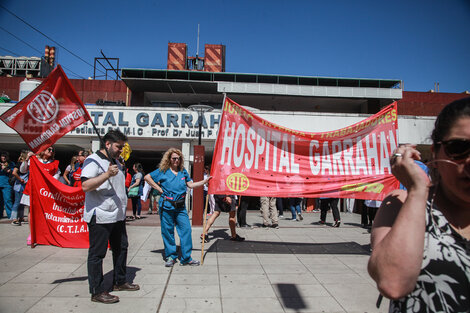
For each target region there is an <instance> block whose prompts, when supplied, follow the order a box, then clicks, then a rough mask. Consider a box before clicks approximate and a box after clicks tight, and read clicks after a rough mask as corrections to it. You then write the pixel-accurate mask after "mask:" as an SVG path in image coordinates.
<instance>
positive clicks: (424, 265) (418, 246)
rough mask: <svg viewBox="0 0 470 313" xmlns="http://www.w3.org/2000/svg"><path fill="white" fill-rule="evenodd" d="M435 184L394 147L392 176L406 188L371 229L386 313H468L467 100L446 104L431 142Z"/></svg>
mask: <svg viewBox="0 0 470 313" xmlns="http://www.w3.org/2000/svg"><path fill="white" fill-rule="evenodd" d="M431 138H432V141H433V144H432V147H431V151H432V158H433V160H432V161H431V162H430V163H428V164H430V165H431V167H432V168H433V174H432V181H433V185H431V182H430V180H429V178H428V177H427V175H426V173H425V172H424V171H423V170H422V169H421V168H420V167H419V166H418V165H417V164H416V163H415V162H414V160H419V159H420V153H419V152H418V151H417V150H416V149H415V147H414V146H411V145H403V146H400V147H398V148H397V149H396V150H395V151H394V153H393V155H392V157H391V160H390V163H391V166H392V173H393V174H394V175H395V177H396V178H397V179H398V180H399V181H400V182H401V183H402V184H403V185H404V186H405V188H406V191H405V190H400V189H399V190H395V191H393V192H391V193H390V194H389V195H387V196H386V198H385V199H384V200H383V202H382V205H381V207H380V209H379V210H378V212H377V216H376V217H375V221H374V224H373V226H372V237H371V244H372V255H371V257H370V259H369V265H368V270H369V274H370V275H371V277H372V278H373V279H374V280H375V282H376V283H377V287H378V289H379V291H380V293H381V294H382V295H384V296H385V297H387V298H390V299H391V301H390V312H468V310H469V308H470V293H469V290H470V253H469V246H470V210H469V208H470V98H465V99H461V100H457V101H455V102H452V103H450V104H448V105H447V106H446V107H444V109H443V110H442V111H441V113H440V114H439V116H438V117H437V119H436V122H435V126H434V130H433V132H432V135H431Z"/></svg>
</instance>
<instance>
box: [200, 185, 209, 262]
mask: <svg viewBox="0 0 470 313" xmlns="http://www.w3.org/2000/svg"><path fill="white" fill-rule="evenodd" d="M208 203H209V194H207V196H206V205H205V206H204V215H203V216H204V217H203V219H202V245H201V265H204V239H205V238H206V233H205V232H204V229H205V228H206V216H207V204H208Z"/></svg>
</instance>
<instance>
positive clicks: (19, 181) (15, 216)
mask: <svg viewBox="0 0 470 313" xmlns="http://www.w3.org/2000/svg"><path fill="white" fill-rule="evenodd" d="M29 152H30V151H29V150H22V151H21V154H20V156H19V158H18V163H17V164H16V165H15V168H14V169H13V173H12V175H13V176H14V177H15V178H16V179H15V183H14V185H13V191H14V193H15V200H14V202H13V207H12V210H11V219H12V222H11V224H12V225H14V226H21V223H23V222H25V219H24V208H25V205H24V204H21V203H20V201H21V197H22V196H23V191H24V188H25V186H26V183H27V182H28V178H29V172H28V171H26V172H25V173H22V172H21V171H20V167H21V164H22V163H23V162H24V161H25V160H26V158H27V157H28V153H29Z"/></svg>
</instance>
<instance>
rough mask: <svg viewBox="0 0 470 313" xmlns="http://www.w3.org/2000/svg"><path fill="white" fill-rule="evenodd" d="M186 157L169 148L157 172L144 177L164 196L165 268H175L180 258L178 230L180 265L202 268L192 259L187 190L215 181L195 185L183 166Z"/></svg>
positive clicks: (160, 202) (161, 209) (161, 217)
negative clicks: (186, 203) (179, 247)
mask: <svg viewBox="0 0 470 313" xmlns="http://www.w3.org/2000/svg"><path fill="white" fill-rule="evenodd" d="M183 162H184V160H183V153H182V152H181V151H180V150H178V149H176V148H170V149H168V150H167V151H166V152H165V154H164V155H163V158H162V160H161V161H160V165H159V167H158V169H156V170H155V171H153V172H152V173H150V174H147V175H145V177H144V179H145V181H146V182H147V183H148V184H149V185H150V186H151V187H152V188H154V189H156V190H158V191H159V192H160V193H161V194H162V195H161V197H160V201H159V203H158V207H159V208H160V221H161V230H162V238H163V244H164V246H165V258H166V262H165V266H166V267H172V266H173V265H174V264H175V263H176V260H177V258H178V253H177V251H176V242H175V227H176V231H177V232H178V236H179V237H180V245H181V259H180V265H192V266H197V265H199V261H196V260H193V259H192V258H191V252H192V249H193V243H192V238H191V224H190V222H189V216H188V212H187V211H186V205H185V196H186V189H187V188H196V187H201V186H203V185H204V184H206V183H207V182H208V181H209V180H210V179H211V178H212V177H211V176H208V177H207V178H206V179H204V180H201V181H198V182H196V183H195V182H193V181H192V179H191V177H189V174H188V172H187V171H186V169H185V168H184V166H183Z"/></svg>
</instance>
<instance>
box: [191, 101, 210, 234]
mask: <svg viewBox="0 0 470 313" xmlns="http://www.w3.org/2000/svg"><path fill="white" fill-rule="evenodd" d="M188 109H190V110H191V111H195V112H197V114H198V124H199V144H198V145H197V146H194V163H193V178H194V181H200V180H202V179H204V162H205V161H204V156H205V154H206V152H205V150H204V146H203V145H201V137H202V118H203V114H204V113H205V112H210V111H212V110H213V109H214V108H213V107H211V106H210V105H206V104H194V105H190V106H189V107H188ZM203 211H204V191H203V188H196V189H194V191H193V218H192V224H193V226H202V225H203Z"/></svg>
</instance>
